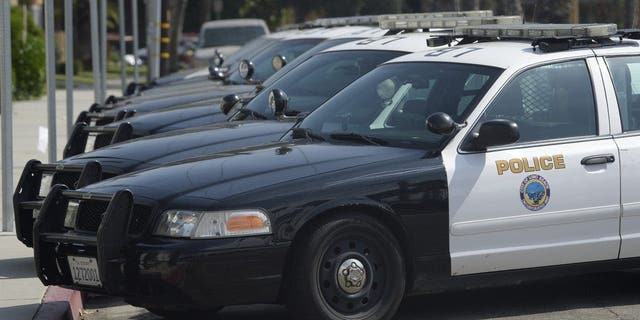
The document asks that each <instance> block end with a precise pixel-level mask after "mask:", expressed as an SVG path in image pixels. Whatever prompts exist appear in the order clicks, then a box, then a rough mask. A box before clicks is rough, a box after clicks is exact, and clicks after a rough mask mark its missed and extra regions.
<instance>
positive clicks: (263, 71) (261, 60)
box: [228, 39, 323, 84]
mask: <svg viewBox="0 0 640 320" xmlns="http://www.w3.org/2000/svg"><path fill="white" fill-rule="evenodd" d="M322 40H323V39H297V40H284V41H280V42H278V43H276V44H274V45H272V46H270V47H268V48H265V49H264V50H262V52H260V53H258V54H257V55H255V56H254V57H253V58H251V59H250V60H251V62H253V67H254V72H253V77H252V78H253V80H254V81H264V80H266V79H267V78H269V77H270V76H271V75H272V74H274V73H275V72H276V70H274V69H273V66H272V65H271V61H272V60H273V57H274V56H275V55H278V54H279V55H282V56H284V57H285V59H287V61H293V59H295V58H297V57H298V56H300V55H301V54H303V53H304V52H305V51H307V50H309V49H311V48H312V47H313V46H315V45H316V44H318V43H320V42H321V41H322ZM243 59H246V58H243ZM230 72H231V74H230V75H229V77H228V79H229V82H230V83H232V84H243V83H246V80H245V79H243V78H242V77H240V74H239V72H238V68H237V67H236V66H234V67H232V68H231V70H230Z"/></svg>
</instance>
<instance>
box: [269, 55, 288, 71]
mask: <svg viewBox="0 0 640 320" xmlns="http://www.w3.org/2000/svg"><path fill="white" fill-rule="evenodd" d="M286 65H287V58H285V57H284V56H283V55H281V54H278V55H275V56H274V57H273V59H271V66H272V67H273V70H275V71H279V70H280V69H282V68H283V67H284V66H286Z"/></svg>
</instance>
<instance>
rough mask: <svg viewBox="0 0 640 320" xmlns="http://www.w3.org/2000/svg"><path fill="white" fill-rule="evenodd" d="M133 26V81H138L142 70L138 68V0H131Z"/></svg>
mask: <svg viewBox="0 0 640 320" xmlns="http://www.w3.org/2000/svg"><path fill="white" fill-rule="evenodd" d="M131 26H132V27H133V30H132V33H133V56H134V59H135V63H134V64H133V82H135V83H138V81H139V78H140V71H139V70H138V0H131Z"/></svg>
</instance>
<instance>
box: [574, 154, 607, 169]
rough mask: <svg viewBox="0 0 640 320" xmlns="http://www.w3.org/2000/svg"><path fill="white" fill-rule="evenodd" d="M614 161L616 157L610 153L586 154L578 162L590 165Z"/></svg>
mask: <svg viewBox="0 0 640 320" xmlns="http://www.w3.org/2000/svg"><path fill="white" fill-rule="evenodd" d="M614 161H616V157H615V156H613V155H612V154H599V155H595V156H587V157H584V158H582V161H580V164H582V165H583V166H590V165H594V164H605V163H611V162H614Z"/></svg>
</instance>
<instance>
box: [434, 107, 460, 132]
mask: <svg viewBox="0 0 640 320" xmlns="http://www.w3.org/2000/svg"><path fill="white" fill-rule="evenodd" d="M426 125H427V129H429V131H431V132H433V133H435V134H439V135H443V136H448V135H450V134H452V133H453V132H455V131H456V130H457V129H458V128H460V126H461V125H460V124H458V123H456V122H455V121H453V119H452V118H451V116H450V115H448V114H446V113H444V112H436V113H434V114H432V115H430V116H429V117H428V118H427V122H426Z"/></svg>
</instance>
